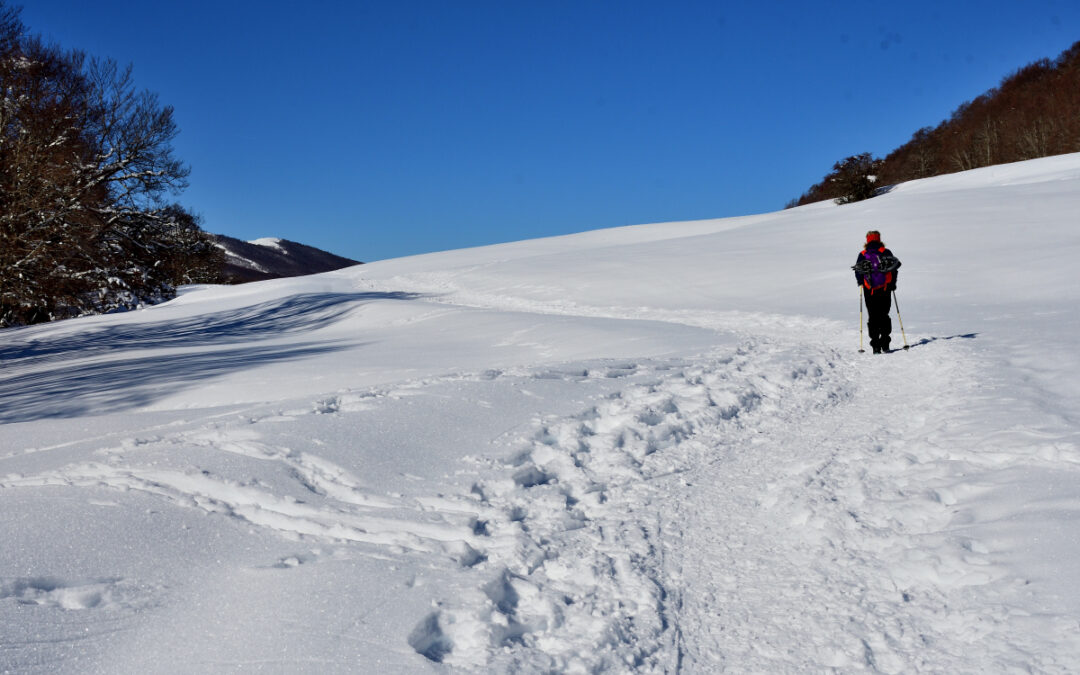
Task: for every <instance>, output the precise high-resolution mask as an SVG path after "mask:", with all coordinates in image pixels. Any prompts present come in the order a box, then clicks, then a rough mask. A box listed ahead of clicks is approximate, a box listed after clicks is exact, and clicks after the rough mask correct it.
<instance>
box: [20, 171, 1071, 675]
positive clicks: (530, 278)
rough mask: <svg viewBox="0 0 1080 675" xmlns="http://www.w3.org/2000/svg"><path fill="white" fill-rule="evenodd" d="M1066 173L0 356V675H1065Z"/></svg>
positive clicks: (255, 306) (328, 286)
mask: <svg viewBox="0 0 1080 675" xmlns="http://www.w3.org/2000/svg"><path fill="white" fill-rule="evenodd" d="M1078 167H1080V156H1069V157H1065V158H1053V159H1049V160H1041V161H1038V162H1029V163H1022V164H1019V165H1011V166H1009V167H998V168H994V169H992V170H982V171H976V172H969V173H967V174H960V175H957V176H952V177H942V178H939V179H934V180H930V181H915V182H913V183H909V184H906V185H903V186H900V187H898V188H897V189H896V190H894V191H893V192H891V193H889V194H888V195H885V196H883V197H879V198H877V199H875V200H872V201H870V202H866V203H862V204H857V205H851V206H846V207H843V208H835V207H832V206H830V205H814V206H811V207H805V208H800V209H793V210H790V211H785V212H782V213H778V214H765V215H763V216H755V217H751V218H743V219H729V220H724V221H701V222H696V223H683V224H680V223H676V224H666V225H657V226H639V227H631V228H619V229H617V230H611V231H602V232H593V233H585V234H582V235H574V236H570V237H560V238H553V239H548V240H540V241H535V242H520V243H517V244H510V245H504V246H495V247H488V248H483V249H474V250H467V251H455V252H448V253H445V254H435V255H429V256H420V257H417V258H412V259H402V260H397V261H385V262H382V263H375V264H371V265H366V266H364V267H361V268H356V269H353V270H342V271H339V272H335V273H330V274H325V275H318V276H316V277H309V278H301V279H290V280H281V281H275V282H266V283H260V284H251V285H248V286H245V287H239V288H216V287H209V288H203V289H199V290H191V291H190V292H188V293H185V294H183V295H182V296H181V297H179V298H178V299H177V300H176V301H174V302H171V303H167V304H165V305H162V306H160V307H155V308H152V309H150V310H147V311H143V312H131V313H128V314H121V315H113V316H104V317H89V318H87V319H84V320H76V321H71V322H63V323H60V324H54V325H48V326H38V327H32V328H27V329H18V330H12V331H5V335H4V337H5V340H4V343H3V345H2V346H0V359H2V360H0V506H2V508H0V542H3V543H2V545H0V672H6V671H11V672H19V673H24V672H25V673H56V672H60V673H116V672H159V673H160V672H164V673H171V672H175V673H188V672H207V673H235V672H254V671H265V672H290V673H292V672H318V673H329V672H342V673H346V672H358V671H361V672H386V673H414V672H525V673H531V672H582V673H593V672H657V673H659V672H722V671H725V670H726V671H734V672H779V673H802V672H884V673H908V672H935V673H936V672H950V673H953V672H955V673H983V672H1012V671H1021V672H1038V673H1068V672H1077V671H1080V641H1078V640H1077V639H1076V636H1077V635H1080V590H1078V589H1080V555H1078V554H1080V544H1078V540H1077V531H1078V530H1077V523H1080V489H1078V488H1077V486H1078V485H1080V431H1078V430H1080V420H1078V419H1077V414H1076V411H1077V410H1080V388H1078V386H1077V385H1076V382H1078V381H1080V361H1077V357H1076V356H1075V354H1076V344H1075V334H1076V332H1075V328H1076V327H1077V318H1075V317H1074V316H1073V315H1074V314H1075V312H1074V311H1073V310H1072V309H1071V308H1072V307H1074V306H1075V305H1076V301H1077V300H1080V298H1078V293H1077V291H1076V290H1075V288H1074V287H1073V286H1070V285H1056V286H1054V292H1053V293H1052V294H1048V293H1047V292H1046V278H1045V277H1046V270H1048V269H1059V268H1061V267H1062V266H1063V265H1065V264H1066V263H1067V262H1068V261H1069V260H1071V259H1072V258H1073V257H1075V254H1076V253H1077V251H1078V250H1080V238H1078V237H1077V236H1076V233H1075V222H1074V221H1075V218H1074V217H1073V216H1075V213H1076V212H1077V209H1080V168H1078ZM870 227H874V228H875V229H881V230H882V231H883V232H885V234H886V238H887V241H888V243H889V245H890V246H891V247H892V248H893V249H894V250H895V251H896V252H897V254H898V255H899V256H900V257H901V259H903V260H904V263H905V265H904V269H903V272H902V275H901V291H900V294H899V297H900V298H902V299H903V303H904V304H903V308H904V320H905V321H904V323H905V327H906V329H907V340H908V342H909V343H910V345H911V349H910V350H909V351H906V352H904V351H901V352H896V353H894V354H890V355H885V356H871V355H869V354H864V355H860V354H857V353H856V352H855V348H856V346H857V344H858V337H859V336H858V328H859V327H858V324H857V319H856V317H857V314H856V310H857V308H856V306H855V301H856V299H857V298H856V297H853V295H854V294H853V293H852V292H851V291H852V286H853V284H852V280H851V278H850V272H849V270H848V267H849V266H850V264H851V263H852V258H853V257H854V247H852V246H851V243H852V242H855V243H857V242H858V241H860V240H861V234H862V232H863V231H865V230H866V229H869V228H870ZM973 242H974V244H973ZM957 252H964V253H965V254H964V255H959V254H958V253H957ZM894 319H895V314H894ZM893 336H894V343H893V344H894V346H899V345H900V344H901V336H900V334H899V325H898V322H896V321H895V320H894V333H893Z"/></svg>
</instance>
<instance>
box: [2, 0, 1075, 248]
mask: <svg viewBox="0 0 1080 675" xmlns="http://www.w3.org/2000/svg"><path fill="white" fill-rule="evenodd" d="M22 18H23V21H24V23H26V24H27V26H28V27H29V28H30V29H31V31H32V32H36V33H41V34H43V35H44V36H45V37H47V38H50V39H52V40H55V41H57V42H59V43H60V44H61V45H63V46H65V47H70V48H78V49H82V50H84V51H86V52H88V53H90V54H92V55H95V56H103V57H111V58H113V59H116V60H117V61H119V62H121V63H124V64H127V63H131V64H132V65H133V66H134V74H135V79H136V83H137V84H138V85H139V86H140V87H142V88H146V89H150V90H152V91H155V92H157V93H158V94H159V95H160V97H161V100H162V101H163V102H164V103H167V104H170V105H172V106H174V107H175V108H176V118H177V121H178V123H179V125H180V128H181V133H180V136H179V137H178V138H177V139H176V142H175V147H176V150H177V154H178V155H179V157H181V158H182V159H183V160H184V161H185V162H186V163H188V164H189V165H190V166H191V169H192V173H191V186H190V188H189V189H188V190H187V191H185V192H184V193H183V195H181V196H180V198H179V201H180V202H181V203H183V204H185V205H186V206H187V207H189V208H190V209H192V210H193V211H195V212H197V213H199V214H201V215H202V216H203V217H204V219H205V221H204V227H205V228H206V229H207V230H210V231H212V232H218V233H221V234H227V235H231V236H235V237H240V238H242V239H254V238H257V237H266V236H276V237H282V238H286V239H292V240H295V241H299V242H302V243H306V244H310V245H313V246H318V247H320V248H324V249H327V250H330V251H332V252H335V253H339V254H341V255H346V256H349V257H352V258H355V259H358V260H364V261H370V260H377V259H383V258H390V257H397V256H403V255H411V254H414V253H422V252H427V251H437V250H446V249H452V248H461V247H466V246H476V245H482V244H489V243H496V242H502V241H511V240H517V239H526V238H532V237H539V236H546V235H553V234H563V233H567V232H577V231H582V230H589V229H595V228H600V227H612V226H618V225H629V224H636V223H648V222H660V221H670V220H689V219H697V218H715V217H723V216H734V215H743V214H748V213H758V212H766V211H773V210H777V209H780V208H782V207H783V206H784V204H785V203H786V202H787V201H788V200H790V199H792V198H794V197H797V196H799V195H800V194H801V193H802V192H803V191H804V190H805V189H806V188H808V187H809V186H810V185H811V184H813V183H815V182H817V181H818V180H820V179H821V177H822V176H824V175H825V173H827V172H828V171H829V169H830V168H831V166H832V164H833V162H835V161H836V160H838V159H840V158H842V157H844V156H846V155H850V154H854V153H858V152H864V151H868V152H873V153H875V154H878V155H882V156H883V155H885V154H887V153H888V152H889V151H890V150H892V149H893V148H895V147H896V146H898V145H900V144H902V143H904V142H905V141H907V140H908V139H909V138H910V137H911V134H912V133H913V132H914V131H915V130H916V129H918V128H920V127H923V126H928V125H936V124H937V123H938V122H940V121H941V120H942V119H944V118H946V117H948V115H949V113H951V112H952V110H953V109H955V108H956V106H957V105H959V104H960V103H961V102H963V101H965V100H968V99H971V98H973V97H975V96H977V95H979V94H980V93H982V92H984V91H985V90H987V89H988V88H990V87H993V86H995V85H997V84H998V83H999V82H1000V80H1001V78H1002V77H1003V76H1005V75H1007V74H1008V73H1009V72H1011V71H1013V70H1015V69H1017V68H1018V67H1020V66H1022V65H1025V64H1027V63H1029V62H1031V61H1034V60H1036V59H1038V58H1042V57H1055V56H1057V55H1058V54H1059V53H1061V52H1062V51H1063V50H1064V49H1066V48H1067V47H1069V46H1070V45H1071V44H1073V43H1074V42H1076V41H1077V40H1080V3H1077V2H1075V0H1030V1H1025V2H1019V1H1016V2H1001V1H995V0H984V1H968V0H958V1H949V0H937V1H936V2H923V1H921V0H915V1H909V2H904V3H874V2H865V1H858V2H848V1H846V0H839V1H829V0H822V1H821V2H816V3H807V2H757V3H752V2H679V1H673V2H638V1H635V0H626V1H623V2H606V1H604V2H601V1H595V2H591V1H589V0H577V1H561V0H548V1H542V2H540V1H535V2H534V1H528V2H512V1H506V2H488V1H483V2H470V1H467V0H445V1H433V0H432V1H422V2H421V1H409V0H397V1H378V2H364V1H356V2H348V1H340V2H330V1H321V0H310V1H308V2H303V3H301V2H278V1H275V0H261V1H259V2H254V1H248V0H237V1H234V2H230V1H228V0H220V1H209V0H155V1H153V2H148V1H147V0H96V1H95V2H86V1H85V0H37V1H35V2H27V3H25V5H24V9H23V14H22Z"/></svg>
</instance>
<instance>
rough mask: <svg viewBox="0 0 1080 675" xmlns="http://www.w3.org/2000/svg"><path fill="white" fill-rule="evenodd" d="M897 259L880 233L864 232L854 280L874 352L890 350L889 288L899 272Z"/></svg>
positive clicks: (893, 286)
mask: <svg viewBox="0 0 1080 675" xmlns="http://www.w3.org/2000/svg"><path fill="white" fill-rule="evenodd" d="M899 268H900V261H899V260H898V259H897V258H896V256H894V255H893V254H892V251H890V250H889V249H887V248H885V244H883V243H882V242H881V233H880V232H878V231H877V230H870V231H869V232H867V233H866V245H865V246H864V247H863V250H862V251H859V257H858V258H857V259H856V260H855V266H854V267H853V268H852V269H854V270H855V283H857V284H859V286H861V287H862V289H863V298H864V299H865V300H866V312H867V314H868V316H869V318H868V319H867V321H866V328H867V330H868V331H869V332H870V347H871V348H872V349H873V350H874V353H875V354H881V353H882V352H884V353H886V354H887V353H888V352H889V342H890V341H891V340H892V335H891V334H892V320H891V319H890V318H889V310H890V309H892V292H893V291H895V290H896V278H897V276H899V272H898V271H897V270H899Z"/></svg>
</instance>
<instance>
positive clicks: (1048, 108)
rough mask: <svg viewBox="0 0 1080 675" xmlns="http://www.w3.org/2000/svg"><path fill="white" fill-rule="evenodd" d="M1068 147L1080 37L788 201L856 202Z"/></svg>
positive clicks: (1073, 139)
mask: <svg viewBox="0 0 1080 675" xmlns="http://www.w3.org/2000/svg"><path fill="white" fill-rule="evenodd" d="M1070 152H1080V42H1077V43H1076V44H1074V45H1073V46H1072V47H1070V48H1069V49H1067V50H1065V51H1064V52H1063V53H1062V54H1061V55H1060V56H1058V57H1057V58H1056V59H1040V60H1038V61H1036V62H1034V63H1031V64H1029V65H1027V66H1024V67H1023V68H1021V69H1019V70H1017V71H1016V72H1014V73H1012V74H1011V75H1009V76H1007V77H1005V78H1004V79H1003V80H1002V82H1001V85H1000V86H998V87H995V88H993V89H991V90H989V91H987V92H986V93H984V94H983V95H981V96H979V97H978V98H976V99H974V100H972V101H967V102H965V103H963V104H961V105H960V107H958V108H957V109H956V110H955V111H953V113H952V115H951V116H950V117H949V118H948V119H947V120H944V121H942V122H941V124H939V125H938V126H936V127H925V128H922V129H919V130H918V131H916V132H915V133H914V135H912V137H911V140H910V141H908V142H907V143H905V144H904V145H902V146H900V147H899V148H897V149H895V150H893V151H892V152H891V153H889V154H888V155H887V156H886V157H885V158H884V159H880V158H876V157H874V156H872V155H871V154H870V153H862V154H859V155H853V156H850V157H846V158H844V159H842V160H840V161H838V162H836V164H834V165H833V170H832V172H831V173H829V174H828V175H827V176H825V178H824V179H822V181H821V182H820V183H817V184H816V185H814V186H812V187H811V188H810V189H809V190H807V191H806V192H805V193H804V194H803V195H802V196H801V197H799V198H798V199H796V200H793V201H792V202H790V203H789V204H788V206H789V207H791V206H801V205H803V204H809V203H811V202H818V201H822V200H825V199H833V200H836V201H837V203H846V202H851V201H858V200H859V199H865V198H867V197H870V196H873V194H874V192H875V191H876V189H878V187H879V186H888V185H895V184H897V183H902V182H904V181H908V180H914V179H916V178H927V177H930V176H939V175H942V174H947V173H954V172H957V171H967V170H968V169H977V168H979V167H983V166H991V165H994V164H1005V163H1008V162H1018V161H1022V160H1026V159H1035V158H1037V157H1048V156H1051V155H1060V154H1065V153H1070Z"/></svg>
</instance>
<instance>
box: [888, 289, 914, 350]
mask: <svg viewBox="0 0 1080 675" xmlns="http://www.w3.org/2000/svg"><path fill="white" fill-rule="evenodd" d="M892 301H893V304H894V305H896V318H897V320H898V321H899V322H900V335H903V336H904V349H910V347H908V343H907V334H905V333H904V320H903V319H902V318H900V303H899V302H897V301H896V291H893V292H892Z"/></svg>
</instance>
